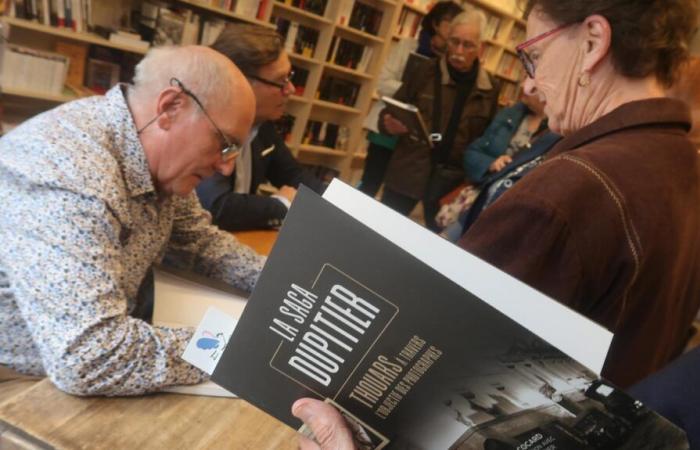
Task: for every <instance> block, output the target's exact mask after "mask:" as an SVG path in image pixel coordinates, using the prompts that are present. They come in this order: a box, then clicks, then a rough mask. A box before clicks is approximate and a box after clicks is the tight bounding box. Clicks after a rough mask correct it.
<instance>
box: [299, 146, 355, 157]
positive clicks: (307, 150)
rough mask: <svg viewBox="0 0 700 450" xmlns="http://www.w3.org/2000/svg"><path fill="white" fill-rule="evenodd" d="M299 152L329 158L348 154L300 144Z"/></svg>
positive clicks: (343, 151)
mask: <svg viewBox="0 0 700 450" xmlns="http://www.w3.org/2000/svg"><path fill="white" fill-rule="evenodd" d="M299 151H300V152H305V153H315V154H317V155H330V156H347V154H348V152H346V151H345V150H336V149H334V148H328V147H323V146H320V145H309V144H301V145H299Z"/></svg>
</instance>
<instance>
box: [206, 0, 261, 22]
mask: <svg viewBox="0 0 700 450" xmlns="http://www.w3.org/2000/svg"><path fill="white" fill-rule="evenodd" d="M209 3H210V6H213V7H215V8H220V9H223V10H225V11H231V12H235V13H236V14H241V15H243V16H247V17H256V18H261V17H264V15H261V12H262V14H264V11H265V9H266V7H267V5H268V4H269V3H270V0H210V2H209Z"/></svg>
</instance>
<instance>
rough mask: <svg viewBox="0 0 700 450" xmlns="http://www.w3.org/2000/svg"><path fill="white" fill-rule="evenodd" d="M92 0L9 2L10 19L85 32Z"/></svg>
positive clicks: (10, 0) (24, 0)
mask: <svg viewBox="0 0 700 450" xmlns="http://www.w3.org/2000/svg"><path fill="white" fill-rule="evenodd" d="M92 7H93V3H92V0H9V2H8V5H7V6H6V8H9V9H8V14H9V15H10V17H17V18H20V19H26V20H32V21H36V22H39V23H42V24H44V25H51V26H56V27H65V28H72V29H73V30H75V31H86V30H87V29H88V24H89V21H90V19H91V17H92Z"/></svg>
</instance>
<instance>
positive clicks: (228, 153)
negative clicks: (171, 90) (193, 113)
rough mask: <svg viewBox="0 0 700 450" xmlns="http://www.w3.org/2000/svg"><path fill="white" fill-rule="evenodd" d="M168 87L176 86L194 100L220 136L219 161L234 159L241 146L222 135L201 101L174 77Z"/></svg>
mask: <svg viewBox="0 0 700 450" xmlns="http://www.w3.org/2000/svg"><path fill="white" fill-rule="evenodd" d="M170 86H176V87H178V88H180V90H181V91H182V92H183V93H184V94H185V95H187V96H189V97H190V98H192V100H194V102H195V103H196V104H197V106H199V109H201V110H202V112H203V113H204V116H205V117H206V118H207V119H208V120H209V122H211V124H212V126H213V127H214V129H216V131H217V132H218V133H219V135H220V136H221V139H223V145H224V148H223V149H222V150H221V159H223V160H224V161H231V160H232V159H233V158H235V157H236V156H237V155H238V154H239V153H240V152H241V148H242V146H241V145H240V144H237V143H234V142H231V141H230V140H229V139H228V138H227V137H226V135H225V134H224V132H223V131H221V128H219V127H218V126H216V123H215V122H214V119H212V118H211V116H210V115H209V114H208V113H207V110H206V109H204V105H203V104H202V102H201V101H199V99H198V98H197V96H196V95H194V93H193V92H192V91H190V90H189V89H187V88H186V87H185V85H184V84H182V81H180V80H178V79H177V78H174V77H173V78H171V79H170Z"/></svg>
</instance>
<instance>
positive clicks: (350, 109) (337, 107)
mask: <svg viewBox="0 0 700 450" xmlns="http://www.w3.org/2000/svg"><path fill="white" fill-rule="evenodd" d="M312 104H313V105H315V106H320V107H322V108H328V109H333V110H335V111H342V112H346V113H351V114H360V113H361V112H362V111H360V110H359V109H357V108H354V107H352V106H346V105H340V104H338V103H333V102H329V101H327V100H314V101H313V102H312Z"/></svg>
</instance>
